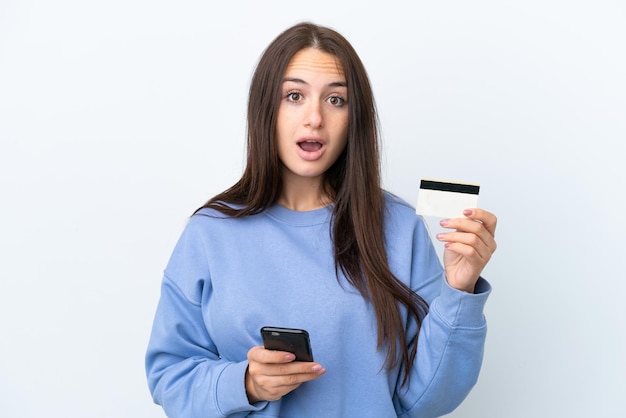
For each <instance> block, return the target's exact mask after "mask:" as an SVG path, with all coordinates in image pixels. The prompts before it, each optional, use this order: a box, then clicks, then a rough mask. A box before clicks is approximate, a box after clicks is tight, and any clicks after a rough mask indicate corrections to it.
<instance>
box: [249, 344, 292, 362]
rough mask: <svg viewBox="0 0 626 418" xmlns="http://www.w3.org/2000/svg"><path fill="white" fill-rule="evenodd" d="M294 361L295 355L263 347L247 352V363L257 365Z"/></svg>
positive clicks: (253, 348)
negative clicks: (255, 363) (251, 362)
mask: <svg viewBox="0 0 626 418" xmlns="http://www.w3.org/2000/svg"><path fill="white" fill-rule="evenodd" d="M295 359H296V356H295V354H293V353H289V352H287V351H277V350H268V349H266V348H265V347H263V346H256V347H252V348H251V349H250V350H249V351H248V361H254V362H257V363H268V364H277V363H289V362H292V361H294V360H295Z"/></svg>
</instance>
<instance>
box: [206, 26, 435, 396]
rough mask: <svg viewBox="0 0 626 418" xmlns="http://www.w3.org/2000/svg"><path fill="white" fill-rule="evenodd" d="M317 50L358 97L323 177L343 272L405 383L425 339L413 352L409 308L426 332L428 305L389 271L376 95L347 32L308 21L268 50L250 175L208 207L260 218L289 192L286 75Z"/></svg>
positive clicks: (250, 145)
mask: <svg viewBox="0 0 626 418" xmlns="http://www.w3.org/2000/svg"><path fill="white" fill-rule="evenodd" d="M310 47H312V48H317V49H319V50H321V51H324V52H327V53H330V54H332V55H334V56H335V57H336V58H337V59H338V61H339V62H341V64H342V65H343V70H344V74H345V77H346V83H347V87H348V94H349V97H350V99H349V106H348V107H349V121H348V142H347V146H346V149H345V150H344V151H343V153H342V154H341V155H340V156H339V158H338V159H337V161H336V162H335V163H334V164H333V165H332V166H331V167H330V168H329V169H328V170H327V172H326V173H325V175H324V180H323V187H324V191H325V192H326V193H327V194H328V196H329V197H331V198H332V199H333V201H334V207H333V214H332V216H333V218H332V219H333V221H332V222H331V234H332V239H333V243H334V255H335V270H336V272H337V274H339V271H340V270H341V272H343V274H344V275H345V276H346V278H347V280H348V282H349V283H350V284H351V285H353V286H354V287H355V288H356V289H358V291H359V292H360V293H361V295H362V296H363V297H364V298H365V299H366V300H368V301H369V302H370V303H371V304H372V306H373V308H374V311H375V314H376V320H377V330H378V348H379V349H382V348H383V347H384V346H386V348H387V355H386V361H385V365H386V367H387V368H388V369H391V368H393V367H395V366H397V365H398V363H399V362H401V363H402V365H403V372H404V373H403V374H404V377H403V381H402V385H404V384H405V383H406V382H407V381H408V378H409V376H410V370H411V366H412V364H413V362H414V359H415V355H416V352H417V340H416V341H414V342H413V343H412V344H411V348H410V350H409V342H408V341H407V337H406V333H405V326H404V323H403V321H402V313H401V306H404V307H405V308H406V309H407V311H408V313H409V315H411V316H413V317H414V318H415V320H416V321H417V324H418V327H419V326H421V323H422V319H423V317H424V315H425V314H426V312H427V310H428V305H427V303H426V302H425V301H424V299H422V298H421V297H420V296H419V295H417V294H416V293H415V292H413V291H412V290H411V289H410V288H409V287H408V286H406V285H405V284H404V283H402V282H401V281H400V280H398V279H397V278H396V277H395V276H394V275H393V273H392V272H391V270H390V268H389V263H388V260H387V253H386V250H385V244H384V234H383V232H384V212H385V201H384V195H383V191H382V189H381V184H380V161H379V159H380V151H379V131H378V117H377V113H376V106H375V103H374V96H373V93H372V88H371V86H370V82H369V79H368V76H367V72H366V71H365V67H364V66H363V63H362V62H361V60H360V58H359V56H358V55H357V53H356V51H355V50H354V49H353V48H352V46H351V45H350V43H349V42H348V41H347V40H346V39H345V38H344V37H343V36H342V35H340V34H339V33H337V32H336V31H334V30H332V29H330V28H325V27H321V26H317V25H314V24H312V23H300V24H298V25H295V26H293V27H291V28H289V29H287V30H286V31H284V32H283V33H282V34H280V35H279V36H278V37H277V38H276V39H275V40H274V41H273V42H272V43H271V44H270V45H269V46H268V47H267V49H266V50H265V52H264V53H263V55H262V56H261V59H260V60H259V63H258V65H257V68H256V71H255V73H254V75H253V77H252V82H251V85H250V91H249V101H248V142H247V163H246V168H245V170H244V173H243V175H242V177H241V179H240V180H239V181H238V182H237V183H236V184H235V185H234V186H232V187H231V188H229V189H228V190H226V191H224V192H222V193H220V194H218V195H217V196H215V197H213V198H212V199H210V200H209V201H208V202H207V203H205V204H204V205H203V206H202V208H213V209H215V210H218V211H219V212H221V213H223V214H225V215H228V216H232V217H242V216H248V215H253V214H257V213H260V212H262V211H263V210H265V209H267V208H268V207H269V206H271V205H272V204H274V203H276V201H277V199H278V198H279V196H280V194H281V190H282V177H281V162H280V160H279V158H278V152H277V148H276V147H277V146H276V141H275V138H274V137H275V130H276V115H277V112H278V106H279V103H280V98H281V86H282V82H283V76H284V74H285V71H286V68H287V65H288V64H289V62H290V60H291V58H292V57H293V56H294V55H295V53H296V52H298V51H300V50H302V49H304V48H310ZM200 209H201V208H200ZM198 210H199V209H198ZM398 353H399V355H398Z"/></svg>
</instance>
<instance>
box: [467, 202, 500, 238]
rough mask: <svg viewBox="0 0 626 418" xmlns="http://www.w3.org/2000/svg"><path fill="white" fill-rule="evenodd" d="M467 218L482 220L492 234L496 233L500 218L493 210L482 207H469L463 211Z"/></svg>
mask: <svg viewBox="0 0 626 418" xmlns="http://www.w3.org/2000/svg"><path fill="white" fill-rule="evenodd" d="M463 215H465V216H466V217H467V218H469V219H472V220H475V221H479V222H481V223H482V224H483V225H484V226H485V228H486V229H487V231H489V233H490V234H491V235H492V236H495V234H496V226H497V224H498V218H497V217H496V215H494V214H493V213H491V212H488V211H486V210H484V209H480V208H469V209H465V210H464V211H463Z"/></svg>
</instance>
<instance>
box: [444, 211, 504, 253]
mask: <svg viewBox="0 0 626 418" xmlns="http://www.w3.org/2000/svg"><path fill="white" fill-rule="evenodd" d="M441 226H443V227H445V228H450V229H456V231H455V232H442V233H439V234H437V235H436V238H437V239H438V240H439V241H442V242H463V243H465V244H470V245H471V243H472V242H473V240H474V238H473V236H475V237H477V238H478V239H480V241H481V242H482V243H483V244H484V245H485V246H486V247H487V248H489V249H490V250H491V252H493V251H495V249H496V241H495V238H494V237H493V235H492V234H491V232H489V231H488V230H487V228H486V227H485V225H484V224H483V223H482V222H476V221H474V220H471V219H463V218H454V219H445V220H443V221H441Z"/></svg>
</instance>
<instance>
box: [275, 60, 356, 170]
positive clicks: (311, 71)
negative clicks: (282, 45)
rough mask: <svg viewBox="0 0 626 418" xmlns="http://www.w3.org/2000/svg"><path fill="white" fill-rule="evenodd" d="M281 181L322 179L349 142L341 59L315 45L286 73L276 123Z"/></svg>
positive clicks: (345, 87)
mask: <svg viewBox="0 0 626 418" xmlns="http://www.w3.org/2000/svg"><path fill="white" fill-rule="evenodd" d="M276 136H277V142H278V155H279V158H280V160H281V162H282V163H283V178H284V180H285V181H290V180H296V179H304V178H307V179H311V180H314V181H321V179H322V176H323V174H324V173H325V172H326V170H328V168H329V167H330V166H332V165H333V163H334V162H335V161H336V160H337V158H338V157H339V155H340V154H341V153H342V151H343V150H344V149H345V147H346V143H347V141H348V89H347V86H346V79H345V76H344V72H343V67H342V65H341V63H340V62H339V61H338V60H337V59H336V58H335V56H334V55H332V54H329V53H326V52H322V51H320V50H318V49H315V48H306V49H303V50H301V51H299V52H297V53H296V54H295V55H294V56H293V58H292V59H291V61H290V62H289V65H288V66H287V70H286V71H285V76H284V77H283V85H282V98H281V102H280V106H279V109H278V120H277V125H276Z"/></svg>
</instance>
